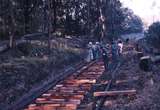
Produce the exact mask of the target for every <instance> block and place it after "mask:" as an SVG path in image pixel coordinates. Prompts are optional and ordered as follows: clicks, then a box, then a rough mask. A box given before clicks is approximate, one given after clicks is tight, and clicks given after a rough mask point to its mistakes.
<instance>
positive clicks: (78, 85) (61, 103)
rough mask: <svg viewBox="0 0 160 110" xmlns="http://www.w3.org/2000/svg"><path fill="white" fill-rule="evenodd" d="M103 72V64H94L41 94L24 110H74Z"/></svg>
mask: <svg viewBox="0 0 160 110" xmlns="http://www.w3.org/2000/svg"><path fill="white" fill-rule="evenodd" d="M103 71H104V67H103V63H102V62H98V63H95V64H93V65H92V66H90V67H89V68H85V70H84V71H83V72H81V73H79V74H76V73H75V74H73V75H71V76H70V77H68V78H67V79H65V80H64V81H62V82H61V83H59V84H57V85H56V86H55V87H53V88H51V89H50V90H48V91H47V92H46V93H44V94H42V95H41V96H40V97H39V98H37V99H36V100H35V101H34V103H33V104H30V105H28V107H27V108H26V109H25V110H76V109H77V108H78V106H79V105H80V104H81V102H82V101H83V99H84V97H85V95H86V93H87V91H89V90H90V89H91V87H92V85H93V84H95V83H96V80H97V79H98V78H99V77H100V76H101V75H102V73H103Z"/></svg>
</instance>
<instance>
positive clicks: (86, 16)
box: [0, 0, 142, 40]
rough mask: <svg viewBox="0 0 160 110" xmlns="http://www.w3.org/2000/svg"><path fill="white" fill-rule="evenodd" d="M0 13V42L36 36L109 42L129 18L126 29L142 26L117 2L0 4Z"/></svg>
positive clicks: (18, 1)
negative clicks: (70, 37) (45, 33)
mask: <svg viewBox="0 0 160 110" xmlns="http://www.w3.org/2000/svg"><path fill="white" fill-rule="evenodd" d="M0 10H1V11H0V24H1V27H0V38H1V39H9V38H10V39H11V37H10V36H12V37H13V38H14V39H15V38H17V37H19V36H22V35H24V34H30V33H35V32H49V33H55V34H58V35H88V36H91V37H95V38H97V39H99V40H100V39H101V38H102V37H103V38H104V37H106V38H109V39H112V38H113V37H117V36H118V35H119V34H120V33H122V31H123V30H124V29H123V27H124V25H126V24H125V23H124V22H126V20H127V19H128V16H130V17H131V19H132V20H128V24H129V26H130V27H128V29H130V28H131V27H135V30H136V27H137V26H139V27H140V28H138V30H140V29H141V25H142V23H141V20H140V19H139V17H137V16H134V15H133V14H132V13H129V12H128V10H124V8H123V7H122V4H121V2H120V1H119V0H23V1H22V0H1V3H0ZM126 14H128V16H126ZM126 30H127V29H126Z"/></svg>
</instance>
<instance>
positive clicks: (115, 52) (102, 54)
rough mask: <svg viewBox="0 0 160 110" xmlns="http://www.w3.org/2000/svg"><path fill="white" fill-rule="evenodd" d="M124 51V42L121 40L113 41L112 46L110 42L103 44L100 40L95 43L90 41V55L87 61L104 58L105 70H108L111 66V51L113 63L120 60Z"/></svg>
mask: <svg viewBox="0 0 160 110" xmlns="http://www.w3.org/2000/svg"><path fill="white" fill-rule="evenodd" d="M122 52H123V42H122V41H121V40H118V41H112V43H111V46H110V45H109V44H102V43H100V42H96V43H95V44H94V43H92V42H89V44H88V57H87V61H88V62H89V61H92V60H97V59H100V58H102V59H103V62H104V67H105V70H107V68H108V66H109V61H110V59H109V53H111V56H112V57H111V59H112V63H116V62H118V61H119V59H120V57H121V56H122Z"/></svg>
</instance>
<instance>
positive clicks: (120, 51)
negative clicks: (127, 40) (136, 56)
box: [118, 40, 123, 55]
mask: <svg viewBox="0 0 160 110" xmlns="http://www.w3.org/2000/svg"><path fill="white" fill-rule="evenodd" d="M118 47H119V55H121V54H122V52H123V43H122V41H121V40H119V41H118Z"/></svg>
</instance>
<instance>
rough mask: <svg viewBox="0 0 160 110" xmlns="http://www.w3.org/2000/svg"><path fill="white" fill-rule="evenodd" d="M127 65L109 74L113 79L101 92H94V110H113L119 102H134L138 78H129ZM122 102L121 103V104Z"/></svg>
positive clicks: (134, 76)
mask: <svg viewBox="0 0 160 110" xmlns="http://www.w3.org/2000/svg"><path fill="white" fill-rule="evenodd" d="M128 72H129V71H128V69H127V64H124V65H121V66H119V67H118V66H117V68H116V69H115V70H114V71H113V72H111V73H108V74H112V78H111V79H110V80H108V83H107V84H106V86H105V87H104V89H103V90H101V91H95V92H94V94H93V95H94V97H95V101H94V105H95V107H94V110H113V108H112V107H113V106H114V105H116V104H118V103H119V100H121V101H122V100H127V101H128V102H129V101H131V100H134V99H135V97H136V94H137V88H136V84H137V81H138V79H137V76H136V74H135V75H133V77H128V75H129V74H130V73H128ZM121 101H120V102H121Z"/></svg>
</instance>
